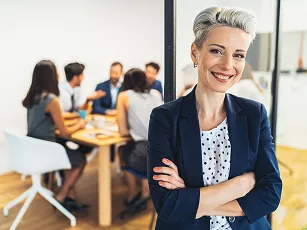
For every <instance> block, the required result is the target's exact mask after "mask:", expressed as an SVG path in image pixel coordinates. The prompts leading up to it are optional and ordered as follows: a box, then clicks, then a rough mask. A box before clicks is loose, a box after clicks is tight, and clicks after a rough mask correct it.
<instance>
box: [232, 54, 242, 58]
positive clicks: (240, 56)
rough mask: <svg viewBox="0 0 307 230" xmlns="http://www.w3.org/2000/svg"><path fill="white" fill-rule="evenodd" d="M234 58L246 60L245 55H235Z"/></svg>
mask: <svg viewBox="0 0 307 230" xmlns="http://www.w3.org/2000/svg"><path fill="white" fill-rule="evenodd" d="M234 57H237V58H242V59H244V58H245V56H244V55H243V54H235V55H234Z"/></svg>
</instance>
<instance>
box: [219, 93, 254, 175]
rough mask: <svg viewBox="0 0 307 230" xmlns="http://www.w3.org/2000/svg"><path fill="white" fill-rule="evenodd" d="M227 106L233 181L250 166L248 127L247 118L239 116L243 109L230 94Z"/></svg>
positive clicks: (226, 102) (230, 173)
mask: <svg viewBox="0 0 307 230" xmlns="http://www.w3.org/2000/svg"><path fill="white" fill-rule="evenodd" d="M225 106H226V113H227V122H228V132H229V138H230V144H231V164H230V172H229V179H231V178H233V177H236V176H239V175H241V174H242V173H244V172H245V169H246V166H247V164H248V149H249V146H248V126H247V119H246V116H243V115H240V114H239V112H240V111H241V109H240V107H239V106H238V105H237V103H236V102H235V101H234V99H233V98H232V96H231V95H229V94H226V97H225Z"/></svg>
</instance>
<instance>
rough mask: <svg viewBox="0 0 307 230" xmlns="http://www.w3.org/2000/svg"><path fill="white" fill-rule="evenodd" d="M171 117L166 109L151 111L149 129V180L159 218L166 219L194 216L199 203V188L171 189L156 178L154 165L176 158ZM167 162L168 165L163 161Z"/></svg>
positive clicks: (191, 217) (175, 220)
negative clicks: (154, 177)
mask: <svg viewBox="0 0 307 230" xmlns="http://www.w3.org/2000/svg"><path fill="white" fill-rule="evenodd" d="M171 120H172V118H170V117H167V116H166V113H165V109H161V108H155V109H154V110H153V111H152V114H151V117H150V122H149V133H148V145H147V150H148V181H149V188H150V193H151V197H152V201H153V204H154V206H155V209H156V211H157V213H158V215H159V218H160V219H161V220H162V221H164V222H165V223H178V222H181V221H184V220H195V217H196V212H197V209H198V204H199V196H200V193H199V188H185V189H176V190H168V189H166V188H163V187H161V186H159V184H158V183H157V181H155V180H153V178H152V177H153V175H154V174H155V173H154V172H153V168H154V167H156V166H163V165H164V164H163V163H162V159H163V158H167V159H170V160H172V161H174V150H173V148H172V144H171V143H172V138H174V137H172V128H173V127H172V121H171ZM164 166H165V165H164Z"/></svg>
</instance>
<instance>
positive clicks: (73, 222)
mask: <svg viewBox="0 0 307 230" xmlns="http://www.w3.org/2000/svg"><path fill="white" fill-rule="evenodd" d="M38 193H39V194H40V195H41V196H42V197H44V198H45V199H46V200H48V201H49V202H50V203H51V204H52V205H53V206H54V207H56V208H57V209H58V210H59V211H60V212H61V213H63V214H64V215H65V216H66V217H67V218H68V219H70V225H71V226H72V227H74V226H76V218H75V217H74V216H73V215H72V214H71V213H70V212H68V211H67V210H66V209H65V208H64V207H63V206H62V205H60V203H59V202H58V201H57V200H56V199H54V198H53V197H52V196H50V194H48V192H46V190H45V189H41V188H40V189H39V190H38Z"/></svg>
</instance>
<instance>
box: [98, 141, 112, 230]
mask: <svg viewBox="0 0 307 230" xmlns="http://www.w3.org/2000/svg"><path fill="white" fill-rule="evenodd" d="M98 196H99V198H98V202H99V213H98V215H99V225H100V226H105V227H107V226H110V225H111V224H112V193H111V163H110V146H100V147H99V165H98Z"/></svg>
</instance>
